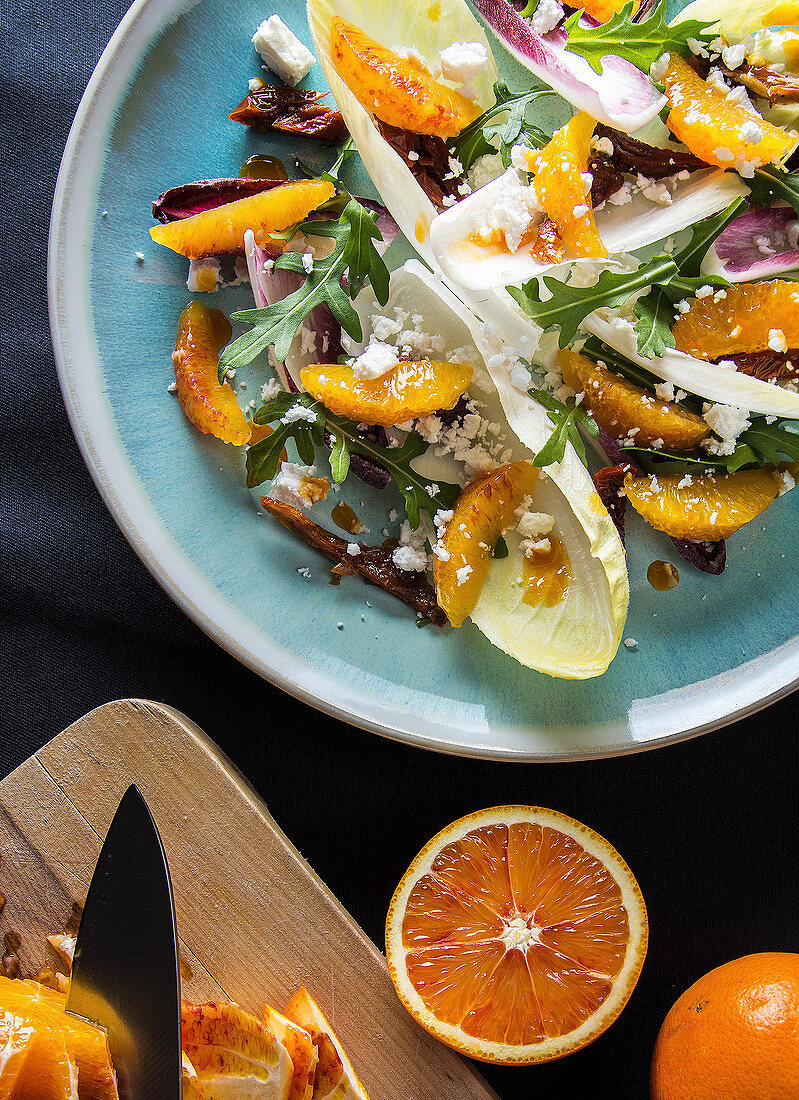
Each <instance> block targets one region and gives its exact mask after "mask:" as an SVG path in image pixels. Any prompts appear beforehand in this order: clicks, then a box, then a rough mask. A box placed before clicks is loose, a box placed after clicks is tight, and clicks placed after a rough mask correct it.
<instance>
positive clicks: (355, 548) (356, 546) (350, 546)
mask: <svg viewBox="0 0 799 1100" xmlns="http://www.w3.org/2000/svg"><path fill="white" fill-rule="evenodd" d="M360 552H361V544H360V543H359V542H348V543H347V553H348V554H349V556H350V557H351V558H357V557H358V555H359V554H360Z"/></svg>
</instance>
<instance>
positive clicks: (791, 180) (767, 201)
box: [744, 164, 799, 214]
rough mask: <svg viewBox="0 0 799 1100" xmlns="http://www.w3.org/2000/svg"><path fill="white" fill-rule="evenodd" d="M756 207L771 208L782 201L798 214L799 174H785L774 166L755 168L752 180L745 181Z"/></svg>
mask: <svg viewBox="0 0 799 1100" xmlns="http://www.w3.org/2000/svg"><path fill="white" fill-rule="evenodd" d="M744 183H746V184H747V185H748V187H749V189H750V190H751V192H752V198H753V199H754V200H755V203H756V205H757V206H771V204H772V202H773V201H774V200H775V199H783V200H784V201H785V202H787V203H789V204H790V205H791V206H792V207H793V208H794V210H795V211H796V212H797V214H799V172H786V171H785V169H784V168H780V167H779V166H778V165H776V164H766V165H764V167H763V168H756V169H755V174H754V177H753V178H752V179H745V180H744Z"/></svg>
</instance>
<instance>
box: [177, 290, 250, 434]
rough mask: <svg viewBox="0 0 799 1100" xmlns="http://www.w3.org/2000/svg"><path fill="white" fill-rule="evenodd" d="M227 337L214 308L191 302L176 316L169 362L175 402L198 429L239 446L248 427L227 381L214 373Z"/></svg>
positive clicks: (226, 327) (225, 324)
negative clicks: (172, 368) (173, 376)
mask: <svg viewBox="0 0 799 1100" xmlns="http://www.w3.org/2000/svg"><path fill="white" fill-rule="evenodd" d="M229 338H230V324H229V322H228V321H227V318H225V317H224V315H223V314H220V313H219V311H218V310H210V309H206V307H205V306H204V305H203V304H202V302H191V303H190V304H189V305H188V306H187V307H186V309H184V311H183V313H182V314H181V317H180V323H179V325H178V336H177V340H176V341H175V350H174V352H173V353H172V362H173V365H174V367H175V385H176V386H177V394H178V401H179V402H180V407H181V408H182V409H183V411H184V413H185V414H186V416H187V417H188V418H189V420H190V421H191V422H192V424H193V425H194V426H195V428H199V430H200V431H201V432H205V433H206V434H210V435H214V436H216V438H217V439H221V440H222V442H223V443H234V444H236V445H237V446H243V444H245V443H248V442H249V440H250V433H251V430H252V429H251V428H250V425H249V424H248V423H247V420H246V418H245V416H244V413H243V412H242V410H241V407H240V406H239V403H238V401H237V400H236V395H235V393H234V392H233V389H232V387H231V386H230V384H229V383H228V382H224V383H222V384H221V385H220V382H219V378H218V375H217V368H218V366H219V351H220V349H221V348H222V347H224V345H225V344H226V343H227V340H228V339H229Z"/></svg>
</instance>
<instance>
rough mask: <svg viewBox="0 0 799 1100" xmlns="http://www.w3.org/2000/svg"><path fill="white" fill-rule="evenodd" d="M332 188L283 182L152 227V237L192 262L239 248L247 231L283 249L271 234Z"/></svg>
mask: <svg viewBox="0 0 799 1100" xmlns="http://www.w3.org/2000/svg"><path fill="white" fill-rule="evenodd" d="M334 190H335V189H334V187H333V184H332V183H328V182H326V181H325V180H297V181H295V182H293V183H282V184H280V186H279V187H272V188H271V189H270V190H269V191H262V192H260V193H259V194H257V195H249V196H248V197H247V198H245V199H236V200H235V202H228V203H225V205H224V206H217V207H215V208H214V209H212V210H203V211H202V212H201V213H199V214H193V215H192V216H191V217H190V218H182V219H181V220H179V221H174V222H167V223H166V225H156V226H153V228H152V229H151V230H150V236H151V237H152V238H153V240H154V241H155V242H156V244H163V245H165V246H166V247H167V248H171V249H172V251H173V252H179V253H180V254H181V255H182V256H188V257H189V258H190V259H193V260H198V259H201V258H202V257H203V256H217V255H220V254H221V253H225V252H241V251H242V249H243V248H244V233H245V230H247V229H251V230H252V231H253V234H254V235H255V241H256V244H259V245H261V246H263V245H264V244H267V243H268V244H269V245H270V247H271V246H273V245H274V246H277V247H278V249H279V250H281V251H282V248H283V242H282V241H274V240H272V239H271V238H270V237H269V234H270V233H276V232H278V231H279V230H281V229H288V227H289V226H291V225H294V224H295V223H296V222H300V221H302V220H303V218H306V217H307V216H308V214H310V213H311V211H312V210H316V208H317V206H321V205H322V203H323V202H326V201H327V200H328V199H329V198H330V197H331V196H332V194H333V191H334Z"/></svg>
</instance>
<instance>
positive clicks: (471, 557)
mask: <svg viewBox="0 0 799 1100" xmlns="http://www.w3.org/2000/svg"><path fill="white" fill-rule="evenodd" d="M538 474H539V471H538V469H537V468H536V467H535V466H532V465H531V464H530V463H529V462H511V463H509V464H508V465H506V466H499V467H497V469H496V470H489V471H488V472H487V473H484V474H481V475H480V476H479V477H477V478H475V480H474V481H473V482H471V484H469V485H467V486H466V488H465V489H464V490H463V491H462V492H461V494H460V496H459V497H458V499H457V500H456V501H455V505H454V508H453V510H452V519H451V520H450V521H449V523H448V524H447V528H446V531H445V532H444V534H443V536H442V537H441V540H440V542H441V551H440V556H439V555H436V556H435V560H434V563H433V579H434V581H435V586H436V599H437V600H438V603H439V605H440V606H441V607H442V608H443V609H444V611H445V612H446V614H447V618H448V619H449V621H450V622H451V623H452V625H453V626H460V625H461V624H462V623H463V620H464V619H465V618H466V616H467V615H468V614H469V613H470V612H471V611H472V609H473V608H474V605H475V604H476V603H477V598H478V596H479V595H480V589H481V588H482V586H483V581H484V580H485V578H486V574H487V573H488V568H489V566H490V565H491V555H492V552H493V549H494V545H495V543H496V541H497V539H498V538H499V537H500V535H501V534H502V533H503V531H506V530H507V529H508V527H510V525H511V523H513V519H514V513H515V511H516V509H517V508H519V507H521V505H522V504H523V502H524V500H525V498H526V497H528V496H530V494H531V493H532V491H533V489H534V488H535V485H536V482H537V481H538ZM444 555H446V556H444Z"/></svg>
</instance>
